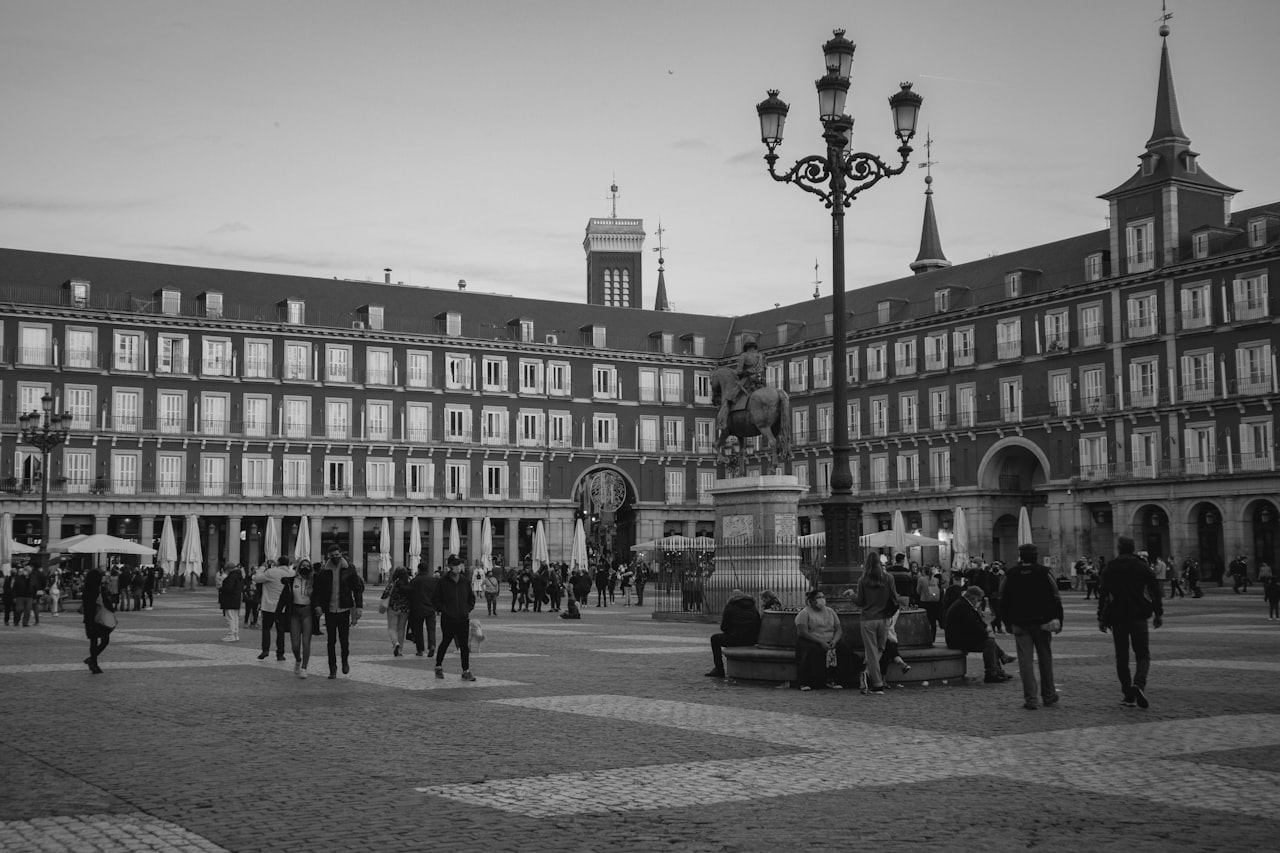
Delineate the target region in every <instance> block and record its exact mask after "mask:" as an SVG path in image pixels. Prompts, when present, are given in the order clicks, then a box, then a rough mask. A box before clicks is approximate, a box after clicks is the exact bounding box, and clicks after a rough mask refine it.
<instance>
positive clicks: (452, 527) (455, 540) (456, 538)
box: [449, 518, 462, 556]
mask: <svg viewBox="0 0 1280 853" xmlns="http://www.w3.org/2000/svg"><path fill="white" fill-rule="evenodd" d="M461 550H462V537H461V536H460V535H458V519H456V518H451V519H449V553H450V554H453V555H455V556H456V555H457V554H458V552H459V551H461Z"/></svg>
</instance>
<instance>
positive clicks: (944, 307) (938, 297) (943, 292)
mask: <svg viewBox="0 0 1280 853" xmlns="http://www.w3.org/2000/svg"><path fill="white" fill-rule="evenodd" d="M933 310H934V312H936V313H938V314H941V313H943V312H944V311H950V310H951V291H950V290H949V289H947V288H945V287H944V288H942V289H940V290H935V291H934V292H933Z"/></svg>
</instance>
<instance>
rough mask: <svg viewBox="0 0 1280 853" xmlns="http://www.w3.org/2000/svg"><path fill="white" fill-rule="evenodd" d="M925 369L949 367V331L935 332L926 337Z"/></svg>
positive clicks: (944, 368)
mask: <svg viewBox="0 0 1280 853" xmlns="http://www.w3.org/2000/svg"><path fill="white" fill-rule="evenodd" d="M924 369H925V370H946V369H947V333H946V332H933V333H930V334H928V335H925V338H924Z"/></svg>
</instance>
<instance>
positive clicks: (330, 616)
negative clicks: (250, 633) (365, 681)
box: [263, 610, 351, 673]
mask: <svg viewBox="0 0 1280 853" xmlns="http://www.w3.org/2000/svg"><path fill="white" fill-rule="evenodd" d="M263 616H264V618H265V616H266V614H263ZM263 624H264V625H265V624H266V623H265V622H264V623H263ZM324 632H325V633H326V634H327V635H328V636H327V637H326V640H328V648H329V672H331V673H332V672H335V671H337V669H338V656H337V649H336V647H335V646H336V645H341V646H342V662H343V663H346V662H347V655H349V654H350V653H351V611H350V610H340V611H338V612H337V613H334V612H332V611H329V610H326V611H325V612H324Z"/></svg>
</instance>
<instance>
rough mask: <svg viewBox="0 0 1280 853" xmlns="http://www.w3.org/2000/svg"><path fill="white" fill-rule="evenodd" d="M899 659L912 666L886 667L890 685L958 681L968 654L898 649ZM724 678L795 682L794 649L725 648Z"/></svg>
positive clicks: (764, 647) (945, 650) (893, 665)
mask: <svg viewBox="0 0 1280 853" xmlns="http://www.w3.org/2000/svg"><path fill="white" fill-rule="evenodd" d="M899 654H901V655H902V659H903V660H905V661H906V662H907V665H908V666H910V667H911V671H910V672H908V673H905V674H904V673H903V672H902V668H901V667H899V666H898V665H897V664H896V663H895V664H890V665H889V671H888V672H886V673H885V680H886V681H888V682H891V683H904V684H905V683H917V682H921V681H942V680H943V679H952V678H954V679H960V678H964V675H965V662H966V659H967V657H968V656H967V655H966V654H965V653H964V652H959V651H956V650H955V649H947V648H936V647H933V646H929V647H925V648H914V649H900V650H899ZM724 672H725V677H727V678H730V679H733V680H735V681H738V680H740V681H774V682H783V681H795V679H796V652H795V649H787V648H777V647H769V646H730V647H728V648H725V649H724Z"/></svg>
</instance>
